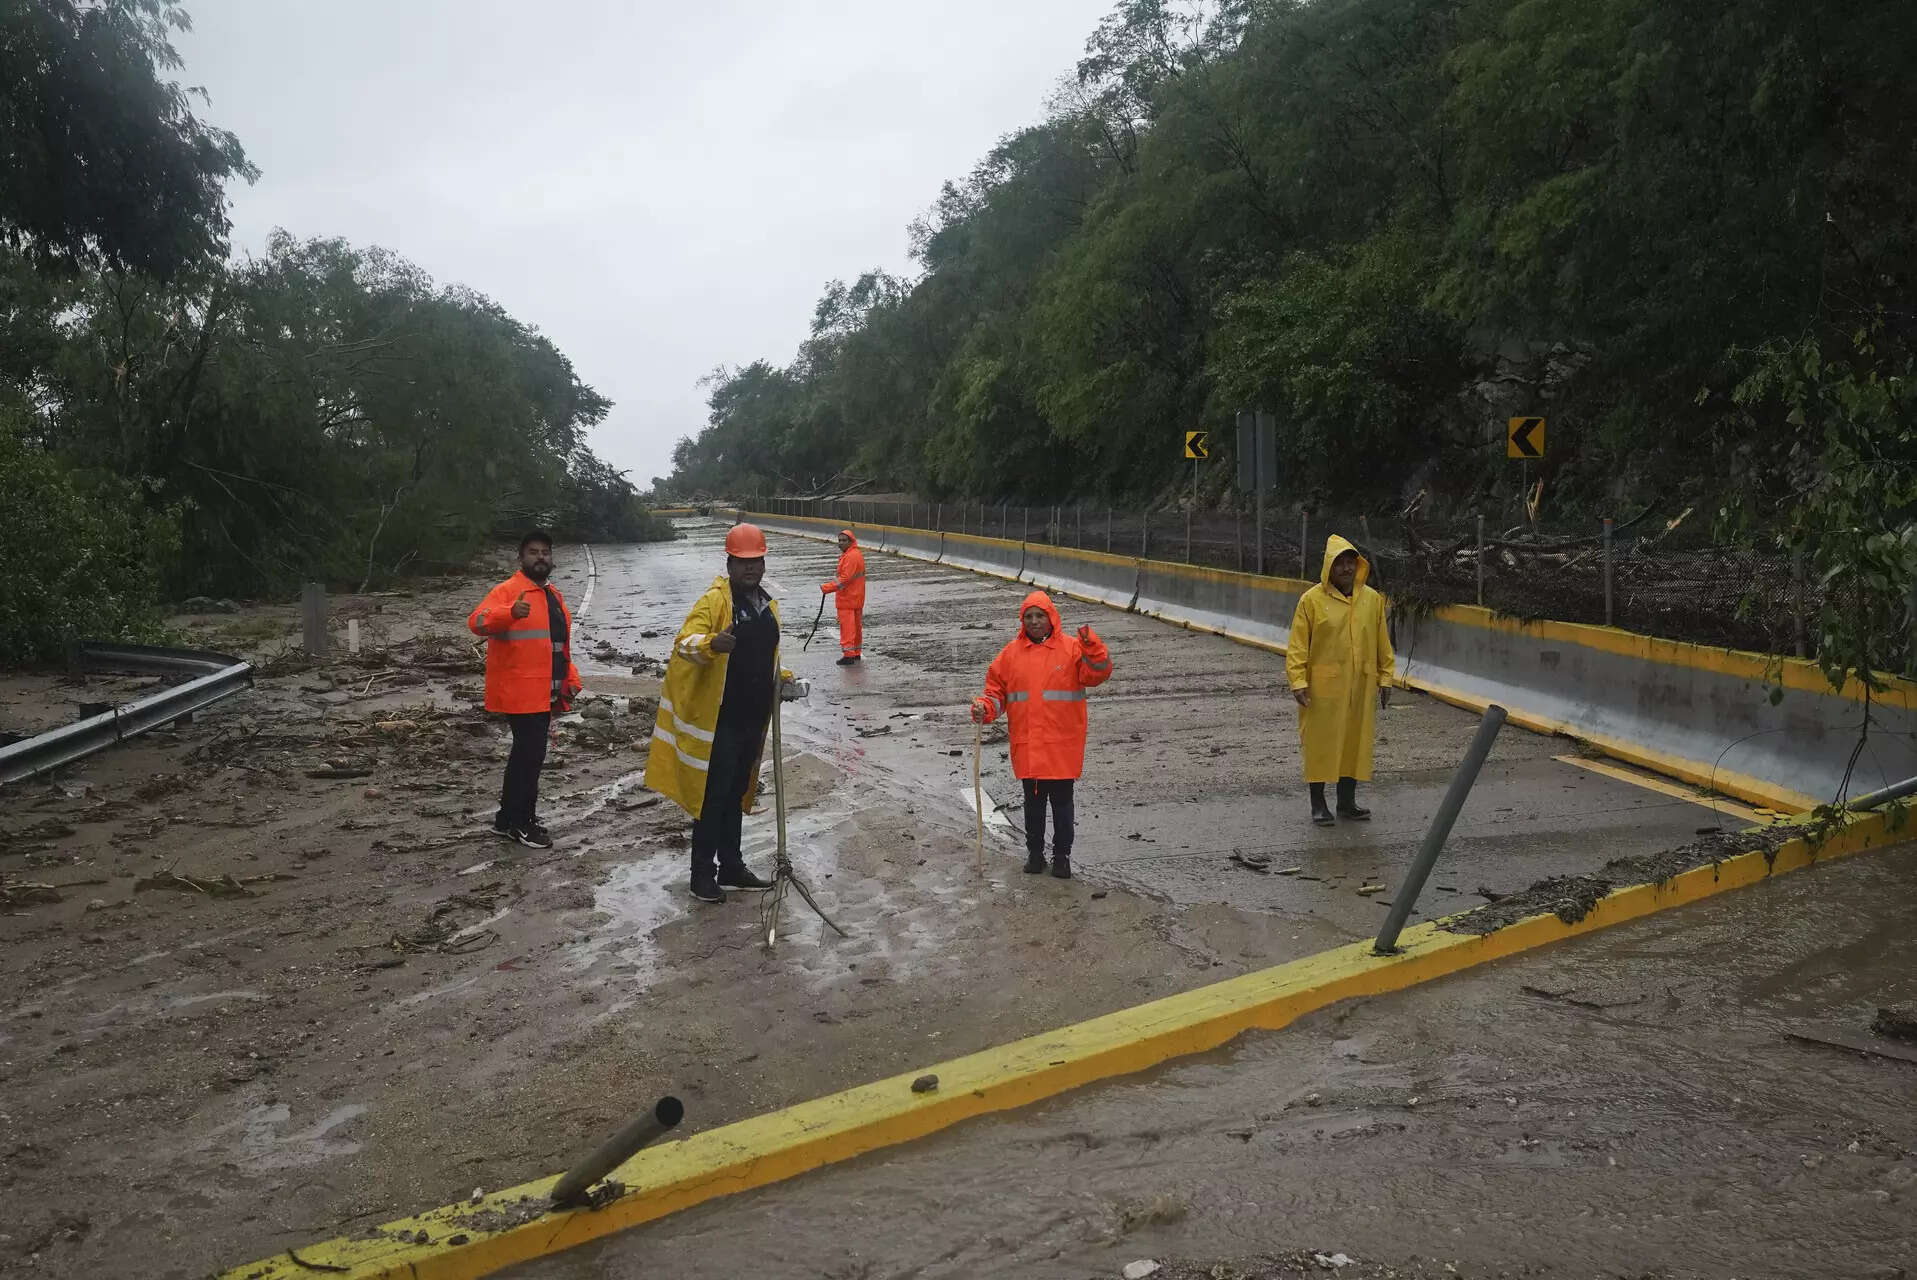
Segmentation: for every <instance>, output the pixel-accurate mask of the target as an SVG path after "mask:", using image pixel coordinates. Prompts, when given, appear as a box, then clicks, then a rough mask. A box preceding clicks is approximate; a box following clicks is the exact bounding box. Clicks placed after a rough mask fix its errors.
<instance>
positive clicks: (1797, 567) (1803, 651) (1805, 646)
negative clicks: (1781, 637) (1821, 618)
mask: <svg viewBox="0 0 1917 1280" xmlns="http://www.w3.org/2000/svg"><path fill="white" fill-rule="evenodd" d="M1791 597H1792V599H1791V614H1792V615H1793V617H1792V621H1793V623H1794V626H1793V630H1795V631H1796V633H1797V635H1796V642H1797V643H1796V648H1797V656H1798V657H1800V658H1808V657H1809V656H1810V644H1809V638H1808V636H1807V634H1806V633H1807V632H1808V631H1809V628H1808V627H1807V626H1805V620H1804V549H1803V548H1802V547H1799V548H1797V549H1796V550H1794V551H1792V552H1791Z"/></svg>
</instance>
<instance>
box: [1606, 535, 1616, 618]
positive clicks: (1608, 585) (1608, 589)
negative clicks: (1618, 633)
mask: <svg viewBox="0 0 1917 1280" xmlns="http://www.w3.org/2000/svg"><path fill="white" fill-rule="evenodd" d="M1615 523H1616V522H1615V521H1613V520H1612V519H1611V517H1610V516H1605V517H1604V625H1605V626H1607V627H1608V626H1611V625H1613V622H1612V619H1613V618H1614V617H1615V614H1614V613H1613V612H1612V608H1611V529H1612V527H1613V525H1614V524H1615Z"/></svg>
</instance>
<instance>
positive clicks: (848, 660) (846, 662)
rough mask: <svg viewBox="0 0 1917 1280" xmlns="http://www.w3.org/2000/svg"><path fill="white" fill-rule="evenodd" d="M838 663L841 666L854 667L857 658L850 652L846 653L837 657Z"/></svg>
mask: <svg viewBox="0 0 1917 1280" xmlns="http://www.w3.org/2000/svg"><path fill="white" fill-rule="evenodd" d="M838 665H839V666H841V667H856V666H858V665H859V660H858V659H857V658H855V657H853V656H852V655H851V654H847V655H846V656H845V657H843V658H840V659H839V662H838Z"/></svg>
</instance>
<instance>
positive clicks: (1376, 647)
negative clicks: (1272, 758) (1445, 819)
mask: <svg viewBox="0 0 1917 1280" xmlns="http://www.w3.org/2000/svg"><path fill="white" fill-rule="evenodd" d="M1370 576H1371V562H1370V561H1369V560H1366V559H1365V558H1364V556H1362V555H1360V554H1359V552H1358V549H1357V548H1356V547H1354V546H1352V545H1351V543H1349V542H1347V541H1346V540H1345V539H1343V538H1341V537H1339V536H1338V535H1337V534H1333V535H1332V536H1331V538H1330V539H1329V540H1328V541H1327V542H1326V543H1325V563H1324V571H1323V574H1322V576H1321V577H1320V579H1319V582H1318V585H1317V586H1315V587H1312V588H1311V589H1310V590H1309V591H1306V592H1305V593H1304V595H1302V596H1300V597H1299V598H1298V609H1297V612H1296V613H1294V614H1293V615H1292V619H1291V640H1290V643H1289V645H1288V646H1287V647H1286V650H1285V675H1286V677H1287V678H1288V679H1289V680H1290V681H1291V696H1292V697H1293V698H1295V699H1297V702H1298V738H1299V742H1300V745H1301V746H1302V748H1303V754H1304V766H1305V782H1306V784H1307V785H1309V787H1310V789H1311V820H1312V821H1313V822H1315V823H1317V824H1318V825H1319V826H1330V825H1332V823H1334V822H1335V821H1336V820H1337V819H1336V818H1333V817H1332V815H1331V810H1330V809H1329V808H1327V807H1326V806H1325V784H1326V783H1327V782H1335V783H1337V784H1338V817H1339V818H1349V819H1353V820H1358V821H1362V820H1364V819H1366V818H1369V817H1370V816H1371V811H1370V810H1369V809H1363V808H1360V807H1359V805H1358V783H1359V782H1360V781H1366V782H1368V781H1370V779H1371V744H1372V738H1373V737H1374V735H1375V734H1376V731H1377V724H1378V720H1377V712H1378V709H1379V708H1382V707H1386V706H1389V705H1390V703H1391V683H1392V679H1393V675H1392V673H1393V670H1394V667H1395V663H1396V659H1395V657H1394V655H1393V654H1392V652H1391V633H1390V629H1389V628H1388V627H1387V626H1386V625H1385V622H1386V619H1385V598H1384V597H1383V596H1382V595H1380V594H1378V592H1376V591H1374V590H1373V589H1372V588H1371V587H1369V586H1366V585H1365V581H1366V579H1368V578H1369V577H1370Z"/></svg>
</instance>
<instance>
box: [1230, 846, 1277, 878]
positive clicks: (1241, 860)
mask: <svg viewBox="0 0 1917 1280" xmlns="http://www.w3.org/2000/svg"><path fill="white" fill-rule="evenodd" d="M1231 861H1233V862H1235V863H1237V864H1238V865H1239V866H1241V867H1243V868H1244V869H1245V870H1247V871H1256V872H1257V873H1258V874H1259V875H1261V876H1262V875H1264V874H1265V873H1266V872H1267V871H1269V870H1270V869H1271V859H1270V858H1269V857H1267V856H1265V855H1264V854H1262V853H1245V852H1244V851H1242V850H1233V851H1232V855H1231Z"/></svg>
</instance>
